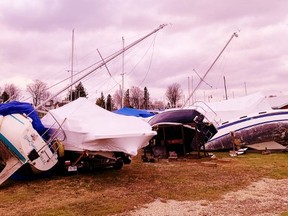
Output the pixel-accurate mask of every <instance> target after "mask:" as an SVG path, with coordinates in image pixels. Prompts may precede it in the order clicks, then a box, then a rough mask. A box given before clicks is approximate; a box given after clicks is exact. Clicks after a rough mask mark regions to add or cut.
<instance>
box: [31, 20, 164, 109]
mask: <svg viewBox="0 0 288 216" xmlns="http://www.w3.org/2000/svg"><path fill="white" fill-rule="evenodd" d="M165 26H167V24H162V25H160V26H159V27H158V28H157V29H155V30H153V31H152V32H150V33H149V34H147V35H145V36H143V37H142V38H140V39H138V40H136V41H134V42H133V43H131V44H129V45H127V46H126V47H124V48H123V49H121V50H119V51H117V52H115V53H114V54H112V55H111V56H110V57H108V58H107V59H106V60H105V61H103V62H102V63H100V64H99V65H98V66H97V67H95V68H94V69H92V70H91V71H89V72H88V73H86V74H85V75H83V76H82V77H80V78H78V79H77V80H75V81H73V82H72V83H71V84H70V85H68V86H66V87H65V88H63V89H62V90H60V91H58V92H57V93H56V94H54V95H52V96H51V97H49V98H48V99H47V100H45V101H44V102H42V103H41V104H39V105H38V106H36V107H35V110H37V109H39V108H40V107H42V106H43V105H44V104H46V103H47V102H49V101H50V100H52V99H53V98H55V97H56V96H58V95H59V94H61V93H62V92H64V91H66V90H67V89H68V88H70V87H71V86H72V85H74V84H76V83H77V82H79V81H81V80H82V79H84V78H85V77H87V76H89V75H90V74H92V73H93V72H94V71H96V70H97V69H99V68H101V67H102V66H105V65H106V64H107V63H108V62H110V61H112V60H113V59H115V58H116V57H118V56H120V55H121V54H122V53H124V52H125V51H127V50H129V49H131V48H132V47H133V46H135V45H136V44H138V43H140V42H141V41H143V40H145V39H146V38H148V37H150V36H151V35H153V34H155V33H156V32H158V31H159V30H161V29H163V28H164V27H165Z"/></svg>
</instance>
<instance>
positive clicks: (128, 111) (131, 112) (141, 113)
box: [114, 107, 155, 118]
mask: <svg viewBox="0 0 288 216" xmlns="http://www.w3.org/2000/svg"><path fill="white" fill-rule="evenodd" d="M114 113H117V114H121V115H126V116H136V117H142V118H148V117H151V116H153V115H155V114H154V113H151V112H149V111H147V110H141V109H134V108H128V107H124V108H122V109H118V110H115V111H114Z"/></svg>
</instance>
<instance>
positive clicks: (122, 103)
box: [121, 37, 125, 108]
mask: <svg viewBox="0 0 288 216" xmlns="http://www.w3.org/2000/svg"><path fill="white" fill-rule="evenodd" d="M122 49H123V53H122V74H121V75H122V90H121V94H122V98H121V99H122V100H121V108H123V107H124V53H125V50H124V37H122Z"/></svg>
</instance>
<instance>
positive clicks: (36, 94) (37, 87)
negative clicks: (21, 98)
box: [27, 80, 50, 106]
mask: <svg viewBox="0 0 288 216" xmlns="http://www.w3.org/2000/svg"><path fill="white" fill-rule="evenodd" d="M27 91H28V92H29V93H30V94H31V96H32V99H33V104H34V106H38V105H39V104H40V103H41V102H42V101H44V100H46V99H47V98H48V97H49V95H50V94H49V92H48V91H47V84H46V83H44V82H42V81H40V80H34V83H31V84H28V85H27Z"/></svg>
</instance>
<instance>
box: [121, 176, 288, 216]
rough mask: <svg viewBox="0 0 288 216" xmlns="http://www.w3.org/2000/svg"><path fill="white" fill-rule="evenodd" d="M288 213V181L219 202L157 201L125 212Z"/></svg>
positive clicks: (267, 182) (145, 215) (137, 215)
mask: <svg viewBox="0 0 288 216" xmlns="http://www.w3.org/2000/svg"><path fill="white" fill-rule="evenodd" d="M283 212H286V213H287V212H288V179H282V180H275V179H267V178H265V179H262V180H260V181H257V182H254V183H252V184H251V185H249V186H248V187H246V188H243V189H241V190H238V191H235V192H229V193H227V194H226V195H224V196H223V198H222V199H220V200H217V201H212V202H211V201H207V200H200V201H184V202H179V201H175V200H168V201H163V200H155V201H154V202H153V203H150V204H147V205H145V206H143V207H142V208H140V209H135V210H133V211H131V212H126V213H125V215H127V216H128V215H130V216H149V215H150V216H151V215H152V216H154V215H157V216H161V215H163V216H164V215H165V216H169V215H173V216H177V215H181V216H184V215H199V216H210V215H211V216H212V215H214V216H215V215H223V216H226V215H227V216H228V215H229V216H230V215H234V216H236V215H241V216H242V215H249V216H250V215H261V216H268V215H269V216H270V215H280V214H281V213H283Z"/></svg>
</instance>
